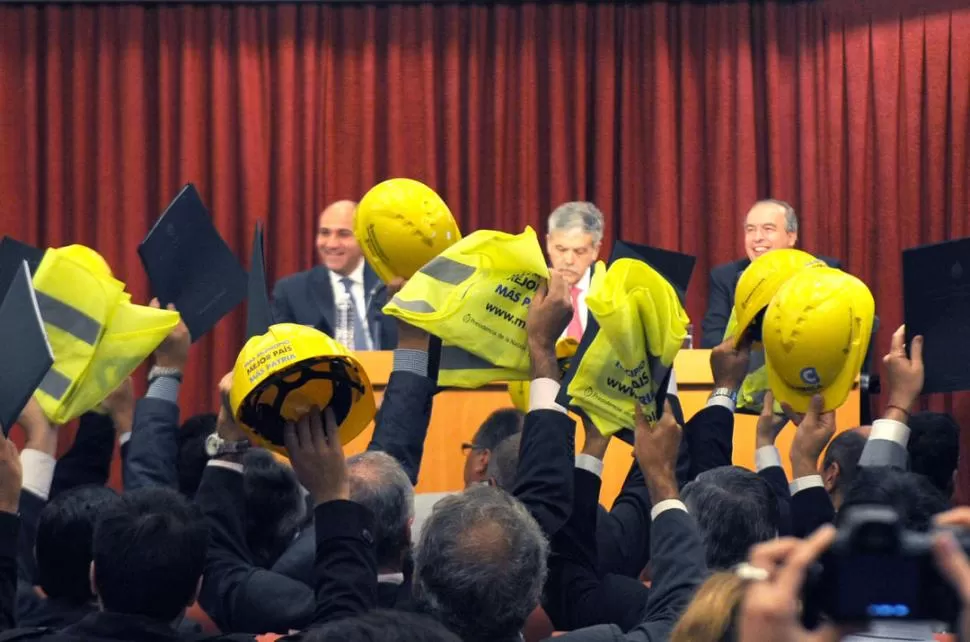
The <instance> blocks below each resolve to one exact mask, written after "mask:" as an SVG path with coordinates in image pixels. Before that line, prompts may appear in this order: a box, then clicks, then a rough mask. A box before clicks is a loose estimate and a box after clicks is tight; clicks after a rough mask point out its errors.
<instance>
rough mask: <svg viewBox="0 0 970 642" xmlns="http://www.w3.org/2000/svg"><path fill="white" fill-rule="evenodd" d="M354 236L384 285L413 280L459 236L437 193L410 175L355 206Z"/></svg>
mask: <svg viewBox="0 0 970 642" xmlns="http://www.w3.org/2000/svg"><path fill="white" fill-rule="evenodd" d="M354 236H356V237H357V242H358V243H359V244H360V248H361V250H363V252H364V257H365V258H366V259H367V262H368V263H369V264H370V266H371V267H372V268H374V271H375V272H377V276H379V277H380V278H381V280H382V281H384V282H385V283H387V282H389V281H390V280H391V279H393V278H394V277H401V278H403V279H409V278H411V277H412V276H413V275H414V273H415V272H417V271H418V270H420V269H421V268H422V267H423V266H424V265H425V264H426V263H427V262H428V261H430V260H431V259H433V258H435V257H436V256H438V255H439V254H440V253H441V252H442V250H444V249H446V248H448V247H450V246H451V245H453V244H454V243H455V242H457V241H458V240H459V239H460V238H461V232H460V231H459V230H458V224H457V223H456V222H455V217H454V216H452V214H451V210H449V209H448V206H447V205H446V204H445V202H444V201H443V200H441V197H440V196H438V194H437V193H435V191H434V190H433V189H431V188H430V187H428V186H427V185H425V184H424V183H421V182H418V181H415V180H411V179H410V178H392V179H390V180H386V181H384V182H383V183H379V184H377V185H375V186H374V187H372V188H371V189H370V191H369V192H367V193H366V194H364V198H362V199H361V200H360V203H359V204H358V205H357V213H356V214H355V216H354Z"/></svg>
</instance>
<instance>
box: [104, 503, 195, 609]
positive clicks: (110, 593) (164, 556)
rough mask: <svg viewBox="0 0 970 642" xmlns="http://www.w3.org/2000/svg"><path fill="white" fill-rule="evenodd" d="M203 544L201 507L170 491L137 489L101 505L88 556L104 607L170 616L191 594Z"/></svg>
mask: <svg viewBox="0 0 970 642" xmlns="http://www.w3.org/2000/svg"><path fill="white" fill-rule="evenodd" d="M208 546H209V529H208V527H207V525H206V521H205V517H204V516H203V514H202V510H201V509H200V508H199V507H198V506H196V505H195V504H192V503H191V502H189V501H188V500H187V499H185V497H183V496H182V495H181V494H179V493H178V492H176V491H175V490H172V489H170V488H162V487H157V486H156V487H152V488H142V489H138V490H133V491H131V492H128V493H125V494H124V495H121V496H119V497H117V498H116V499H115V500H113V501H111V502H109V503H107V504H105V505H104V506H103V507H102V508H101V514H100V516H99V519H98V523H97V526H95V529H94V555H93V557H94V578H95V585H96V587H97V590H98V596H99V597H100V598H101V603H102V604H103V605H104V610H106V611H110V612H113V613H124V614H130V615H141V616H143V617H147V618H152V619H155V620H159V621H164V622H169V621H171V620H173V619H175V618H176V617H177V616H178V615H179V614H180V613H182V611H183V610H184V609H185V608H186V607H187V606H188V605H189V603H190V602H191V601H192V599H193V598H194V597H195V593H196V588H197V586H198V583H199V578H201V577H202V571H203V569H204V568H205V559H206V551H207V549H208Z"/></svg>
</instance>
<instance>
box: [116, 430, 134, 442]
mask: <svg viewBox="0 0 970 642" xmlns="http://www.w3.org/2000/svg"><path fill="white" fill-rule="evenodd" d="M129 441H131V431H130V430H129V431H128V432H123V433H121V434H120V435H118V445H119V446H124V445H125V444H127V443H128V442H129Z"/></svg>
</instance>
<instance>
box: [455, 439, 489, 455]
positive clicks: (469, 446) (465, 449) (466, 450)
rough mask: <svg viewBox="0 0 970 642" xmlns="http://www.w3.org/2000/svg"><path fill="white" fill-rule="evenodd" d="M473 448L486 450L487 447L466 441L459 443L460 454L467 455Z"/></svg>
mask: <svg viewBox="0 0 970 642" xmlns="http://www.w3.org/2000/svg"><path fill="white" fill-rule="evenodd" d="M473 450H488V448H487V447H485V446H481V445H479V444H470V443H468V442H465V443H463V444H462V445H461V454H462V455H468V453H469V452H470V451H473Z"/></svg>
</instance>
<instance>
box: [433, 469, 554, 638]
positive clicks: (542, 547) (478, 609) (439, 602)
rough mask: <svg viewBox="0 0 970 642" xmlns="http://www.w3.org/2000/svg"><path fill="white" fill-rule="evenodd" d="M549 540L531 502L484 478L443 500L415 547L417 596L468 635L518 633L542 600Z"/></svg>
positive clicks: (454, 628) (462, 634)
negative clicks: (487, 483) (527, 505)
mask: <svg viewBox="0 0 970 642" xmlns="http://www.w3.org/2000/svg"><path fill="white" fill-rule="evenodd" d="M548 554H549V544H548V542H547V541H546V538H545V536H544V535H543V533H542V529H541V528H539V524H538V523H537V522H536V520H535V519H534V518H533V517H532V515H530V514H529V511H528V510H526V508H525V506H523V505H522V504H521V503H519V501H518V500H516V499H515V498H514V497H512V496H511V495H510V494H508V493H506V492H505V491H503V490H501V489H500V488H495V487H493V486H484V485H476V486H472V487H471V488H469V489H468V490H466V491H465V492H463V493H459V494H457V495H451V496H449V497H445V498H444V499H442V500H441V501H439V502H438V503H437V504H436V505H435V507H434V511H432V513H431V517H430V518H428V522H427V524H426V525H425V527H424V530H423V532H422V533H421V539H420V541H419V542H418V546H417V550H416V553H415V569H414V597H415V599H416V601H417V603H418V606H419V607H420V608H421V609H422V610H423V611H424V612H426V613H429V614H430V615H432V616H433V617H435V618H436V619H437V620H438V621H439V622H441V623H442V624H444V625H445V626H447V627H448V628H449V629H451V630H452V631H454V632H455V633H457V634H458V636H459V637H460V638H461V639H462V640H463V642H486V641H487V642H493V641H494V642H498V641H502V640H516V639H518V636H519V631H520V630H521V629H522V627H523V626H524V625H525V621H526V619H528V617H529V614H530V613H532V611H533V610H534V609H535V608H536V606H538V605H539V598H540V596H541V595H542V587H543V585H544V584H545V582H546V557H547V556H548Z"/></svg>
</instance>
